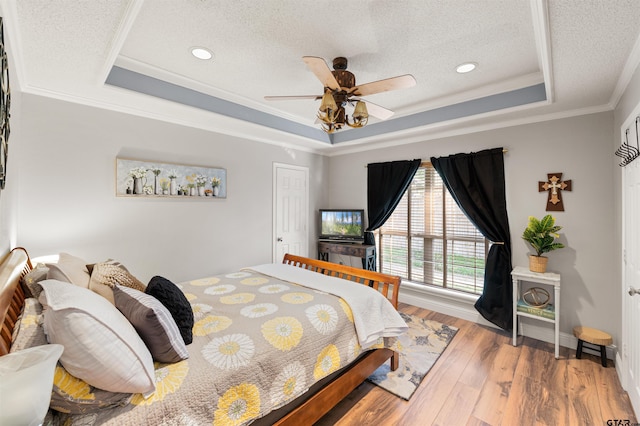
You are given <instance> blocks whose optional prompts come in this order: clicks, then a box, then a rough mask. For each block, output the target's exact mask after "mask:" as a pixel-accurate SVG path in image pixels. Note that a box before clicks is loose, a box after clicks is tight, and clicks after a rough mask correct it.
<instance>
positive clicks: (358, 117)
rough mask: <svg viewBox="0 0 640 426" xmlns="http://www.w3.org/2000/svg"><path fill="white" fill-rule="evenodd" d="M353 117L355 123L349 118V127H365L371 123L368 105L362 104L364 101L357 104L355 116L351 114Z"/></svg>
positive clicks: (354, 111)
mask: <svg viewBox="0 0 640 426" xmlns="http://www.w3.org/2000/svg"><path fill="white" fill-rule="evenodd" d="M351 117H352V118H353V121H351V122H350V121H349V117H348V116H347V121H346V122H347V125H348V126H349V127H356V128H359V127H364V126H366V125H367V122H368V121H369V111H367V104H366V103H364V102H362V101H358V102H357V103H356V107H355V109H354V110H353V114H351Z"/></svg>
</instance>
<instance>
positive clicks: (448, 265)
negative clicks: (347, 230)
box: [374, 162, 491, 296]
mask: <svg viewBox="0 0 640 426" xmlns="http://www.w3.org/2000/svg"><path fill="white" fill-rule="evenodd" d="M422 168H424V169H429V168H430V169H431V170H425V173H434V172H435V170H434V169H433V165H432V164H431V163H430V162H423V163H421V164H420V169H422ZM420 169H418V170H420ZM432 176H436V177H437V179H439V180H440V182H442V179H441V178H440V176H439V175H438V173H437V172H435V174H434V175H432ZM430 178H432V177H430ZM414 179H415V176H414V178H413V179H412V182H411V185H409V187H408V188H407V191H406V193H405V194H403V198H404V197H406V198H407V200H406V202H407V212H406V217H405V218H404V219H406V226H407V231H406V232H403V231H393V230H388V231H384V232H383V229H384V227H385V226H384V225H383V226H381V227H380V228H378V229H376V230H375V232H374V236H375V240H376V247H377V249H378V256H377V258H378V259H377V260H378V270H379V271H384V265H385V262H384V258H383V255H384V247H383V240H384V236H388V237H393V236H395V237H401V238H405V242H406V251H407V255H406V259H405V265H404V266H405V267H406V278H405V277H404V276H403V279H405V280H408V281H409V282H412V283H415V284H416V285H419V286H426V287H429V288H436V289H442V290H446V291H453V292H455V293H456V294H466V295H473V296H478V295H480V294H482V291H483V288H484V265H486V259H487V255H488V253H489V249H490V246H491V242H490V241H489V240H488V239H487V238H485V237H484V236H482V234H481V233H480V232H479V231H477V228H476V233H477V235H480V237H478V236H477V235H476V236H475V237H473V236H471V237H465V236H460V235H458V236H456V235H452V236H449V234H451V233H450V232H448V227H447V220H448V219H449V220H451V213H449V214H447V206H448V203H453V206H455V209H456V210H458V211H459V210H460V209H459V207H458V206H457V205H456V203H455V201H454V200H453V198H452V197H451V194H449V191H448V190H447V188H446V186H445V185H444V182H442V185H441V186H442V194H441V196H442V203H441V204H442V205H441V206H440V207H439V208H440V212H439V214H440V215H441V217H442V223H441V226H442V235H437V234H433V233H429V232H427V231H426V226H425V231H422V232H413V231H412V214H411V212H412V199H413V197H412V188H413V183H414ZM425 194H426V192H425ZM425 198H426V197H423V198H422V200H423V203H424V204H425V206H426V204H427V201H426V200H425ZM432 211H433V210H432V209H427V208H426V207H425V210H424V216H425V222H428V220H427V217H428V216H430V217H431V219H430V220H432V217H433V215H432V213H431V212H432ZM393 214H395V212H394V213H392V216H393ZM462 214H463V215H464V213H463V212H462ZM435 216H437V215H435ZM465 218H466V217H465ZM390 219H391V217H390ZM404 219H403V221H404ZM467 220H468V218H467ZM469 224H470V225H471V226H473V227H474V228H475V225H473V223H471V221H469ZM416 238H417V239H421V240H422V247H423V250H424V251H425V252H426V247H427V245H428V244H430V243H433V242H434V241H441V242H442V253H440V254H441V255H442V262H441V263H442V271H441V273H442V278H441V280H440V279H439V280H438V281H441V282H442V284H437V283H434V282H427V280H429V277H428V276H427V275H428V274H427V272H426V270H425V269H423V273H422V276H423V278H422V280H420V279H415V278H414V277H415V274H413V269H414V265H413V263H414V262H415V259H413V246H414V244H412V240H413V239H416ZM456 241H460V242H471V243H474V244H476V245H477V244H482V247H483V253H484V258H483V259H482V266H483V268H482V269H480V268H478V267H476V266H474V267H473V270H475V271H478V270H481V271H482V280H481V282H480V283H478V281H480V279H479V278H478V277H477V276H476V277H474V279H473V283H472V284H471V285H470V286H472V287H473V289H472V290H464V289H460V288H454V287H455V286H456V282H455V281H451V282H450V281H449V275H450V269H452V268H453V267H454V266H455V264H453V263H452V261H451V260H450V259H449V258H450V257H451V256H452V255H455V253H449V246H450V245H451V244H455V242H456ZM424 257H425V256H424V255H423V259H422V262H431V263H435V262H434V258H433V257H432V258H431V259H425V258H424ZM474 258H475V259H476V262H477V260H478V259H479V257H478V256H476V257H474ZM423 268H424V267H423ZM389 273H393V272H389ZM431 281H434V280H431ZM458 285H460V283H458Z"/></svg>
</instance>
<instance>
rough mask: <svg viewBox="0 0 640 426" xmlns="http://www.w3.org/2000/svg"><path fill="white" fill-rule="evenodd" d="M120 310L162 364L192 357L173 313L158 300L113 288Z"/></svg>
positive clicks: (131, 290)
mask: <svg viewBox="0 0 640 426" xmlns="http://www.w3.org/2000/svg"><path fill="white" fill-rule="evenodd" d="M113 299H114V303H115V305H116V308H118V310H120V312H122V314H123V315H124V316H125V317H126V318H127V319H128V320H129V322H130V323H131V325H133V328H135V329H136V331H137V332H138V335H139V336H140V338H141V339H142V341H143V342H144V343H145V345H147V348H149V352H151V356H152V357H153V359H154V360H155V361H158V362H178V361H181V360H183V359H187V358H189V352H188V351H187V348H186V347H185V345H184V340H183V339H182V335H181V334H180V330H179V329H178V326H177V325H176V322H175V321H174V319H173V317H172V316H171V313H170V312H169V311H168V310H167V308H165V306H164V305H163V304H162V303H160V301H159V300H158V299H156V298H155V297H153V296H151V295H149V294H144V293H143V292H141V291H138V290H135V289H133V288H129V287H123V286H119V285H116V286H114V287H113Z"/></svg>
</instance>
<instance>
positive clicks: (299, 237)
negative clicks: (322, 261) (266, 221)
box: [273, 163, 309, 262]
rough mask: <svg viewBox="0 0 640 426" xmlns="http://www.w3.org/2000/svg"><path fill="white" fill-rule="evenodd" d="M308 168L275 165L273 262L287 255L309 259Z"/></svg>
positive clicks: (279, 260)
mask: <svg viewBox="0 0 640 426" xmlns="http://www.w3.org/2000/svg"><path fill="white" fill-rule="evenodd" d="M308 193H309V169H307V168H306V167H299V166H291V165H287V164H278V163H274V165H273V197H274V200H273V208H274V212H273V221H274V223H273V236H274V238H273V239H274V241H273V261H274V262H282V257H283V256H284V254H285V253H291V254H295V255H298V256H305V257H308V256H309V233H308V229H309V226H308V225H309V196H308Z"/></svg>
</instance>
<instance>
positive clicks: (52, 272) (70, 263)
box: [46, 253, 90, 288]
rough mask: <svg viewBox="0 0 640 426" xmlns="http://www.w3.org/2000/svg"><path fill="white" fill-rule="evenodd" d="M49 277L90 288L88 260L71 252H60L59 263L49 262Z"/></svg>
mask: <svg viewBox="0 0 640 426" xmlns="http://www.w3.org/2000/svg"><path fill="white" fill-rule="evenodd" d="M46 265H47V267H48V268H49V272H48V273H47V278H48V279H52V280H59V281H64V282H68V283H71V284H75V285H77V286H79V287H83V288H89V279H90V277H89V270H88V269H87V262H85V261H84V260H82V259H81V258H79V257H76V256H72V255H70V254H69V253H60V256H59V257H58V262H57V263H47V264H46Z"/></svg>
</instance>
